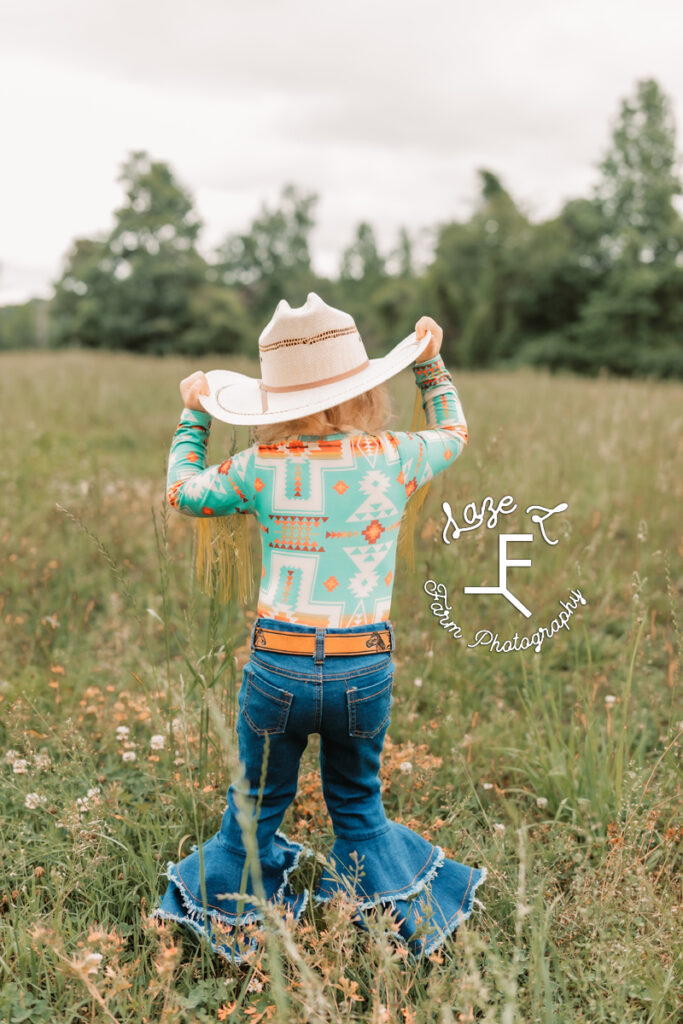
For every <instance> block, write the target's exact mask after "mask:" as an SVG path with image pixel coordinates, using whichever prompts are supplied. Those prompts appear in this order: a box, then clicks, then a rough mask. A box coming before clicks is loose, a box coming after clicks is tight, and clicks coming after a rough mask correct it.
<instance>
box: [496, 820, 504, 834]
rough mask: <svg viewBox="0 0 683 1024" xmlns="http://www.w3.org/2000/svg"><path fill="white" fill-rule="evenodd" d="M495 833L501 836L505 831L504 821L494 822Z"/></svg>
mask: <svg viewBox="0 0 683 1024" xmlns="http://www.w3.org/2000/svg"><path fill="white" fill-rule="evenodd" d="M493 831H494V832H500V833H501V834H502V833H503V832H504V831H505V825H504V824H503V823H502V821H496V822H494V824H493Z"/></svg>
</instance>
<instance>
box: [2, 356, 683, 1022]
mask: <svg viewBox="0 0 683 1024" xmlns="http://www.w3.org/2000/svg"><path fill="white" fill-rule="evenodd" d="M223 364H224V359H223V357H216V358H211V357H202V358H201V359H198V360H187V359H178V358H172V359H167V360H156V359H152V358H143V357H136V356H133V355H128V354H123V353H120V354H112V353H84V352H77V351H69V352H63V353H49V352H31V353H27V354H21V353H6V354H2V355H0V398H1V401H2V423H3V435H4V444H3V452H2V454H3V457H2V461H1V463H0V475H1V477H0V495H1V497H0V537H1V538H2V544H1V545H0V558H1V560H2V577H1V581H0V622H1V623H2V630H1V633H0V753H1V759H0V780H1V785H2V794H1V800H2V817H1V828H2V836H1V840H2V842H1V853H0V858H1V860H0V864H1V868H2V870H1V872H0V975H1V976H2V989H1V993H0V1018H2V1020H7V1021H11V1022H19V1021H58V1022H60V1024H61V1022H72V1021H74V1022H75V1021H79V1022H81V1021H82V1022H86V1021H98V1022H99V1021H122V1022H123V1021H134V1022H138V1021H139V1022H152V1021H163V1022H169V1024H170V1022H176V1021H177V1022H185V1021H187V1022H194V1021H216V1020H221V1021H222V1020H227V1021H250V1022H252V1024H257V1022H258V1021H271V1020H273V1021H291V1022H317V1021H368V1022H370V1021H371V1022H375V1024H379V1022H382V1021H388V1022H394V1021H397V1022H400V1024H418V1022H426V1021H435V1022H439V1024H449V1022H452V1021H474V1020H481V1021H490V1022H494V1021H495V1022H503V1024H512V1022H513V1021H514V1022H517V1021H529V1022H531V1021H534V1022H536V1021H539V1022H543V1024H550V1022H564V1021H567V1022H570V1021H571V1022H576V1021H586V1022H599V1021H614V1022H619V1024H625V1022H630V1021H639V1022H640V1021H643V1022H645V1021H647V1022H658V1024H663V1022H668V1021H674V1020H677V1019H680V1018H679V1017H677V1013H679V1012H680V999H681V975H682V963H683V961H682V957H681V946H682V941H681V938H682V935H683V929H682V928H681V918H682V917H683V895H682V893H681V863H682V860H683V857H682V853H681V851H682V849H683V844H682V842H681V840H682V838H683V821H682V818H681V775H680V750H681V731H682V729H683V706H682V703H681V691H680V676H681V622H680V620H681V600H680V599H681V592H682V591H683V569H682V563H681V555H683V539H682V537H681V533H680V524H681V505H682V501H683V473H682V472H681V470H682V464H683V459H682V458H681V456H682V454H683V453H682V448H681V445H682V440H681V438H682V431H681V426H682V425H683V386H682V385H680V384H676V383H667V382H664V383H661V382H660V383H650V382H644V381H625V380H618V379H612V378H598V379H594V380H584V379H580V378H576V377H572V376H555V377H553V376H550V375H548V374H545V373H542V372H537V371H531V370H523V371H516V372H515V373H514V374H502V373H459V372H458V371H457V370H456V369H453V375H454V379H455V380H456V383H457V385H458V389H459V393H460V397H461V399H462V402H463V407H464V409H465V414H466V417H467V420H468V427H469V438H470V440H469V445H468V446H467V448H466V449H465V451H464V452H463V454H462V455H461V456H460V458H459V459H458V460H457V463H456V465H455V467H454V468H453V469H452V470H450V471H449V472H447V473H445V474H443V475H442V476H440V477H439V478H437V480H435V481H434V483H433V484H432V485H431V488H430V491H429V494H428V497H427V501H426V504H425V507H424V509H423V510H422V513H421V518H420V520H419V522H418V529H417V532H416V566H415V572H414V573H412V574H411V573H409V572H408V571H407V570H406V568H405V566H399V567H398V579H397V583H396V586H395V590H394V603H393V607H392V615H391V618H392V621H393V623H394V627H395V630H396V635H397V650H396V658H395V660H396V664H397V672H396V678H395V682H394V694H395V703H394V707H393V709H392V720H391V725H390V729H389V734H388V739H387V743H386V747H385V753H384V759H383V771H382V777H383V784H384V789H383V792H384V802H385V806H386V809H387V813H388V814H389V816H390V817H392V818H394V819H396V820H398V821H402V822H404V823H406V824H407V825H409V826H410V827H412V828H414V829H416V830H418V831H419V832H420V833H421V834H423V835H425V836H426V837H427V838H428V839H430V841H432V842H434V843H439V844H440V845H442V846H443V847H444V849H445V851H446V853H447V855H448V856H451V857H454V858H455V859H457V860H460V861H462V862H464V863H474V864H484V865H486V867H487V869H488V878H487V880H486V882H485V883H484V885H482V886H481V888H480V889H479V890H478V891H477V896H478V897H479V898H480V899H481V901H482V903H483V904H484V908H483V909H482V908H476V907H475V912H474V914H473V915H472V917H471V918H470V919H469V920H468V921H467V922H466V923H465V924H463V925H461V926H460V928H459V929H458V930H457V932H456V933H455V934H454V936H453V937H452V938H451V939H449V940H448V942H447V943H446V944H445V945H444V946H443V947H442V948H441V949H440V950H439V951H438V952H436V953H434V954H432V956H431V957H430V958H429V960H428V961H423V962H422V963H421V964H419V965H417V966H415V965H413V964H411V963H410V962H409V961H408V960H406V958H405V957H402V956H401V955H400V951H397V950H396V949H395V948H394V947H393V946H392V945H391V944H390V943H389V942H388V941H387V940H386V939H384V938H382V936H381V935H380V934H377V935H375V936H373V937H372V938H371V939H368V937H367V936H366V935H364V934H359V933H358V932H357V930H356V929H354V928H353V927H352V925H350V923H349V909H348V907H347V906H346V905H345V904H344V902H343V901H340V902H339V903H338V904H336V903H335V904H331V905H329V906H327V907H326V908H322V909H317V910H315V912H314V910H313V908H312V907H310V908H309V910H308V911H307V912H306V913H305V915H304V917H303V918H302V921H301V923H300V924H299V927H298V928H297V929H296V930H292V931H291V932H289V933H288V932H287V931H285V932H284V933H280V932H278V933H274V935H273V937H272V938H271V939H269V941H268V944H267V946H266V948H265V950H264V953H263V956H262V957H259V958H258V959H256V960H254V961H253V962H252V963H251V964H250V965H249V966H248V967H247V968H241V969H240V968H236V967H233V966H231V965H229V964H227V963H226V962H225V961H222V960H220V959H218V958H216V957H214V956H213V955H211V953H210V952H208V951H207V949H206V948H205V947H203V946H202V945H201V944H200V943H199V941H198V940H196V939H195V938H194V937H193V936H192V935H188V934H186V933H185V932H184V931H183V930H182V929H181V928H180V927H178V926H176V925H173V924H171V925H166V926H149V925H147V924H145V920H144V919H145V915H146V913H147V912H148V911H149V910H151V909H152V907H153V906H155V905H156V904H157V902H158V899H159V896H160V894H161V893H163V891H164V890H165V887H166V879H165V877H164V875H163V871H164V867H165V864H166V862H167V860H169V859H170V860H177V859H178V858H179V856H180V855H182V856H184V855H186V854H187V853H189V852H190V846H191V844H192V843H194V842H202V841H203V840H205V839H207V838H208V837H209V836H211V835H212V834H213V833H214V831H215V830H216V828H217V827H218V826H219V824H220V817H221V815H222V812H223V808H224V806H225V792H226V790H227V787H228V785H229V782H230V779H231V777H232V773H233V772H234V771H235V767H236V752H235V745H236V741H234V740H233V727H234V720H235V710H236V697H237V689H238V686H239V681H240V679H241V671H240V669H241V666H242V665H243V663H244V661H245V660H246V658H247V656H248V651H247V646H246V642H247V639H248V631H249V626H250V623H251V621H252V620H253V611H252V610H251V609H249V608H247V609H243V608H241V607H239V606H238V605H223V604H220V603H218V602H216V601H215V600H212V599H211V598H210V597H209V596H208V595H206V594H204V593H203V592H202V591H201V590H200V589H199V587H198V584H197V581H196V578H195V576H194V573H193V552H194V547H193V545H194V540H195V524H194V522H193V521H192V520H190V519H188V518H187V517H184V516H180V515H178V514H177V513H176V512H175V511H174V510H172V509H170V507H169V506H168V505H167V504H166V503H165V473H166V458H167V454H168V448H169V445H170V440H171V436H172V434H173V431H174V429H175V426H176V423H177V420H178V416H179V413H180V410H181V402H180V395H179V391H178V382H179V381H180V379H181V378H182V377H184V376H186V375H187V374H188V373H190V372H191V371H192V370H194V369H197V368H202V369H205V370H208V369H211V368H213V367H214V366H220V365H223ZM235 365H236V368H241V369H244V370H247V371H248V372H254V373H255V372H256V371H257V368H256V366H255V365H249V364H247V363H242V364H240V363H238V364H235ZM412 380H413V378H412V374H411V373H410V372H406V373H404V374H402V375H401V376H400V377H399V378H397V379H396V380H395V381H393V382H392V391H393V395H394V398H395V407H396V409H397V410H402V412H401V413H400V414H399V413H397V414H396V416H395V419H394V422H393V424H392V425H393V426H395V427H403V428H405V427H408V426H409V417H410V410H411V409H412V404H413V389H414V385H413V382H412ZM246 443H247V436H246V433H245V432H244V431H243V430H242V429H241V428H240V429H239V430H237V432H236V433H234V432H233V430H232V428H230V427H229V426H227V424H223V423H219V422H217V421H214V425H213V428H212V436H211V440H210V444H209V460H210V462H217V461H219V460H220V459H222V458H224V457H226V455H227V454H229V453H230V451H231V450H233V447H234V446H235V445H237V446H239V447H242V446H244V445H245V444H246ZM506 494H510V495H511V496H512V497H513V498H514V500H515V502H516V504H517V510H516V511H514V512H513V513H512V514H511V515H509V516H504V517H502V522H500V523H499V524H498V526H497V527H496V528H494V529H489V528H487V527H486V526H482V527H480V528H479V529H478V530H474V531H471V532H469V533H465V534H463V535H461V537H460V538H459V539H458V540H457V541H454V542H452V543H451V544H449V545H446V544H444V543H443V541H442V530H443V527H444V522H445V520H444V515H443V512H442V508H441V502H442V501H444V500H447V501H448V502H449V503H450V505H451V507H452V509H453V513H454V515H456V516H457V517H458V518H459V520H460V522H462V518H461V514H462V510H463V507H464V506H465V505H466V503H468V502H470V501H475V502H477V503H478V504H480V503H481V502H482V501H483V499H484V498H485V497H486V496H487V495H490V496H491V497H492V498H493V500H494V502H497V501H498V500H499V499H500V498H502V497H503V496H504V495H506ZM562 501H566V502H567V503H568V506H569V507H568V510H567V511H566V512H565V513H563V514H558V515H557V516H555V517H553V518H552V519H550V520H549V521H548V522H547V524H546V526H547V533H548V535H549V538H552V539H555V538H557V540H558V543H557V544H555V545H551V544H547V543H545V542H544V541H543V540H542V538H541V536H540V533H539V530H538V527H537V526H534V525H533V524H532V523H531V521H530V518H529V515H527V514H526V513H525V511H524V510H525V509H526V508H527V507H528V506H529V505H542V506H545V507H551V506H554V505H556V504H558V503H559V502H562ZM499 532H507V533H513V532H515V533H525V532H533V533H534V541H533V544H531V545H522V544H517V545H512V546H511V547H510V549H509V557H511V558H524V557H529V555H530V554H531V557H532V565H531V567H530V568H511V569H510V570H509V580H510V583H511V586H512V588H513V590H514V592H515V594H516V595H517V596H518V597H519V598H520V599H521V600H523V601H524V603H525V604H527V605H528V606H529V607H530V609H531V610H532V612H533V616H532V618H531V619H530V620H527V619H525V618H523V616H522V615H521V614H520V613H519V612H518V611H516V610H515V609H514V608H513V607H512V605H511V604H509V603H508V602H506V601H505V600H504V599H503V598H502V597H501V596H499V595H480V594H464V593H463V587H465V586H468V585H471V586H484V585H493V584H495V583H496V581H497V573H498V561H497V559H498V540H497V535H498V533H499ZM527 549H530V550H527ZM427 579H434V580H438V581H441V582H443V583H444V584H445V585H446V586H447V588H448V594H449V603H450V604H451V605H452V609H453V610H452V618H453V619H454V620H455V621H457V623H458V625H459V626H460V627H461V629H462V634H463V636H462V638H461V639H457V638H455V637H453V636H451V635H450V634H449V633H448V632H447V631H446V630H444V629H443V628H442V627H441V626H440V625H439V623H438V621H437V619H436V618H435V617H434V616H433V614H432V613H431V611H430V600H429V598H428V597H427V595H426V594H425V592H424V590H423V584H424V582H425V580H427ZM572 588H580V590H581V592H582V594H583V596H584V598H585V600H586V604H585V605H579V607H578V608H577V609H576V611H575V613H574V614H573V616H572V618H571V620H570V622H569V627H570V628H569V629H562V630H560V631H559V632H558V633H557V634H556V635H555V636H552V637H551V638H550V639H547V640H546V641H545V643H544V644H543V647H542V650H541V652H540V653H539V654H536V653H535V652H534V651H533V650H526V651H516V652H512V653H501V652H493V651H491V650H489V649H487V648H485V647H482V646H476V647H468V646H467V644H468V641H470V640H471V638H472V637H473V636H474V635H475V633H476V632H477V630H480V629H488V630H491V631H492V632H493V633H497V634H498V635H499V638H500V641H501V643H502V641H503V640H506V639H508V638H512V637H513V635H514V634H515V632H518V633H519V635H520V636H525V635H531V633H533V632H534V630H535V629H537V628H538V626H540V625H548V624H549V623H550V622H551V621H552V619H553V618H554V617H555V615H556V614H557V613H558V612H559V611H560V604H559V602H560V601H561V600H563V601H565V602H566V601H567V599H568V597H569V594H570V591H571V590H572ZM254 605H255V602H254V601H252V608H253V607H254ZM153 736H161V737H163V746H162V745H161V743H162V741H160V740H157V741H155V742H154V743H152V742H151V739H152V737H153ZM317 739H318V738H317V736H313V737H311V741H310V743H309V747H308V749H307V751H306V754H305V756H304V760H303V762H302V767H301V775H300V785H299V794H298V796H297V798H296V800H295V802H294V803H293V804H292V806H291V807H290V809H289V811H288V812H287V815H286V817H285V820H284V822H283V825H282V828H283V830H284V831H285V832H287V833H288V834H289V835H291V836H292V837H293V838H295V839H305V840H306V842H307V843H308V844H310V845H311V846H313V847H314V848H315V850H316V851H317V852H318V853H319V854H322V855H324V854H325V853H326V852H327V851H328V850H329V848H330V846H331V843H332V833H331V828H330V822H329V818H328V816H327V812H326V809H325V805H324V801H323V798H322V793H321V789H320V783H319V777H318V772H317V756H318V744H317ZM131 755H134V757H132V756H131ZM406 762H408V763H409V765H406ZM401 766H402V767H401ZM181 848H182V854H181V853H180V851H181ZM319 870H320V864H319V862H316V861H315V860H308V861H304V863H303V864H302V866H301V868H300V869H299V870H298V872H297V878H296V884H297V886H300V887H304V886H306V885H310V884H312V883H313V881H314V880H315V873H316V872H318V871H319Z"/></svg>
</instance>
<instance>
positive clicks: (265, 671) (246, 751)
mask: <svg viewBox="0 0 683 1024" xmlns="http://www.w3.org/2000/svg"><path fill="white" fill-rule="evenodd" d="M259 627H263V628H269V629H286V630H287V631H288V632H300V633H312V634H315V638H316V644H315V652H314V653H313V654H284V653H279V652H274V651H267V650H264V649H260V648H256V647H255V646H254V642H253V641H254V635H255V633H256V631H257V630H258V629H259ZM371 629H386V630H389V632H390V635H391V637H392V648H393V646H394V645H393V627H392V624H391V622H390V621H389V620H385V621H382V622H377V623H373V624H372V625H361V626H353V627H348V628H335V627H327V628H322V627H314V626H308V625H303V624H299V623H290V622H286V623H284V622H281V621H279V620H276V619H270V618H266V617H263V616H261V617H259V618H258V619H257V620H256V622H255V623H254V627H253V630H252V647H251V656H250V658H249V661H248V662H247V663H246V665H245V666H244V669H243V677H242V684H241V687H240V691H239V699H238V705H239V711H238V717H237V738H238V744H239V759H240V761H241V762H242V764H243V766H244V773H245V777H246V790H247V792H248V794H249V797H250V799H251V802H252V806H255V805H256V803H257V800H258V799H259V797H260V801H261V802H260V809H259V813H258V819H257V821H256V829H255V831H256V840H257V844H258V854H259V862H260V870H261V878H262V884H263V888H264V891H265V895H266V898H267V899H268V900H269V901H271V902H272V903H273V904H277V905H278V906H280V907H281V908H282V911H284V912H285V913H291V915H293V919H294V921H297V920H298V919H299V917H300V916H301V914H302V913H303V911H304V909H305V907H306V905H307V902H308V897H309V892H308V890H306V891H305V892H303V893H294V892H293V891H292V889H291V888H290V886H289V883H288V876H289V874H290V873H291V872H292V871H293V870H294V868H295V867H296V865H297V864H298V861H299V858H300V856H301V855H302V854H303V853H304V852H309V851H307V850H305V848H304V847H303V846H302V844H300V843H295V842H293V841H290V840H289V839H288V838H287V837H286V836H285V835H284V834H283V833H282V832H281V831H280V824H281V822H282V819H283V817H284V815H285V812H286V811H287V808H288V807H289V805H290V803H291V802H292V800H293V799H294V797H295V796H296V793H297V783H298V774H299V764H300V760H301V755H302V754H303V752H304V750H305V749H306V746H307V743H308V737H309V735H310V734H311V733H319V735H320V774H321V782H322V791H323V795H324V798H325V802H326V805H327V809H328V812H329V815H330V818H331V821H332V826H333V830H334V845H333V847H332V850H331V853H330V856H329V858H328V860H327V864H326V867H325V870H324V871H323V874H322V877H321V878H320V880H319V882H318V884H317V885H316V888H315V890H314V891H313V892H312V893H311V894H310V895H311V898H312V900H313V901H314V902H316V903H324V902H326V901H328V900H330V899H332V898H333V897H334V896H335V895H336V894H337V893H339V892H344V893H346V894H351V895H352V897H353V899H354V905H355V907H356V909H357V910H358V911H359V912H361V911H366V910H371V909H372V908H374V907H377V906H379V905H380V904H389V905H390V906H391V907H392V909H393V911H394V912H395V915H396V918H397V921H398V932H399V934H400V936H401V937H402V938H403V939H404V940H405V941H406V942H407V944H408V946H409V948H410V949H411V951H412V952H413V953H416V952H418V953H429V952H431V951H432V950H433V949H435V948H436V947H437V946H439V945H441V943H442V942H443V941H444V939H445V938H446V936H447V935H448V934H449V933H450V932H452V931H453V930H454V929H455V928H456V927H457V926H458V924H460V923H461V921H463V920H465V919H466V918H467V917H469V915H470V914H471V913H472V909H473V902H474V892H475V889H476V888H477V886H478V885H479V884H480V883H481V882H483V881H484V879H485V878H486V868H478V867H469V866H466V865H464V864H460V863H459V862H457V861H454V860H451V859H449V858H447V857H446V856H445V854H444V851H443V849H442V848H441V847H439V846H434V845H432V844H431V843H429V842H428V841H427V840H426V839H424V838H423V837H422V836H420V835H419V834H418V833H416V832H414V831H413V830H412V829H409V828H408V827H407V826H405V825H402V824H400V823H399V822H395V821H392V820H391V819H390V818H388V817H387V814H386V811H385V808H384V804H383V801H382V793H381V781H380V777H379V771H380V764H381V754H382V748H383V745H384V738H385V735H386V731H387V728H388V727H389V724H390V721H391V707H392V703H393V687H394V670H395V666H394V661H393V658H392V655H391V651H390V650H381V649H380V650H379V651H375V650H373V651H369V652H368V653H367V654H365V653H364V654H353V655H329V654H328V655H325V653H324V637H325V634H326V633H344V634H353V633H366V632H368V631H369V630H371ZM266 746H267V748H268V749H267V763H266V767H265V781H264V780H263V779H262V770H263V762H264V756H265V753H266ZM248 860H249V858H248V852H247V849H246V848H245V844H244V840H243V835H242V828H241V825H240V820H239V813H238V806H237V790H236V783H235V782H233V783H232V784H231V785H230V787H229V789H228V793H227V806H226V808H225V811H224V813H223V817H222V820H221V826H220V829H219V830H218V832H217V833H216V834H215V835H214V836H213V837H212V838H211V839H209V840H208V841H207V842H206V843H204V844H203V846H202V849H201V851H200V850H195V851H194V852H193V853H192V854H190V855H189V856H188V857H186V858H185V859H184V860H182V861H180V862H179V863H178V864H173V863H172V862H169V863H168V867H167V877H168V878H169V883H170V884H169V886H168V888H167V890H166V894H165V896H164V899H163V900H162V903H161V906H160V907H159V908H158V909H157V910H156V911H154V912H153V915H152V916H158V917H160V918H164V917H165V918H171V919H175V920H177V921H182V922H183V923H184V924H186V925H189V926H190V927H191V928H193V929H194V930H195V931H196V932H198V933H200V934H202V935H203V936H205V937H207V938H208V939H209V940H210V942H211V945H212V947H213V949H214V951H215V952H217V953H219V954H221V955H222V956H224V957H225V958H226V959H229V960H233V961H239V960H240V959H241V958H242V956H243V955H246V954H245V953H244V951H240V949H239V947H238V946H236V944H235V941H231V939H232V930H233V928H234V929H236V930H238V929H239V926H240V925H243V924H246V923H248V922H250V921H256V920H261V919H262V918H263V914H262V912H261V911H259V909H258V905H255V904H254V903H250V902H249V894H251V895H253V894H254V892H255V890H254V888H253V885H254V883H253V874H252V872H251V870H250V869H249V866H248ZM245 866H246V871H245ZM245 874H246V879H247V884H246V886H244V884H243V883H244V877H245ZM356 920H357V923H359V924H360V925H361V927H365V925H364V923H363V922H364V918H363V915H362V914H359V915H358V917H357V919H356Z"/></svg>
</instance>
